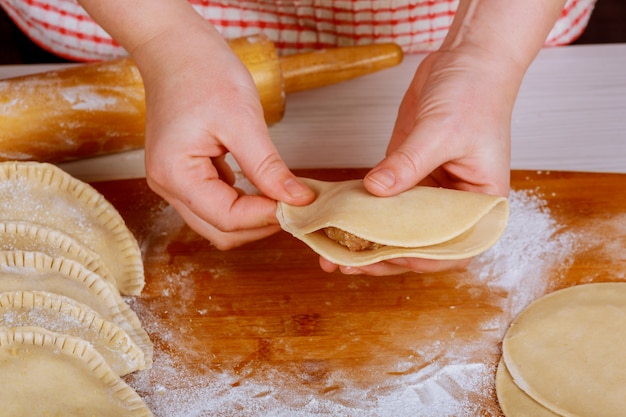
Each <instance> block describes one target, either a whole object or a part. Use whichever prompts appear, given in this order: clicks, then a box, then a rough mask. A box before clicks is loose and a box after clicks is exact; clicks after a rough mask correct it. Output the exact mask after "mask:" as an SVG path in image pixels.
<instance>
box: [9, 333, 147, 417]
mask: <svg viewBox="0 0 626 417" xmlns="http://www.w3.org/2000/svg"><path fill="white" fill-rule="evenodd" d="M0 375H2V378H0V404H2V415H3V416H10V417H32V416H64V417H85V416H98V417H152V416H153V414H152V413H151V412H150V410H149V409H148V408H147V407H146V405H145V403H144V402H143V400H142V399H141V397H139V395H138V394H137V393H136V392H135V391H134V390H133V389H132V388H130V387H129V386H128V385H127V384H126V383H125V382H124V381H123V380H122V379H120V377H119V376H117V375H116V374H115V373H114V372H113V371H112V370H111V368H110V367H109V366H108V365H107V363H106V362H105V361H104V359H103V358H102V356H101V355H100V354H99V353H98V352H97V351H96V350H95V349H94V348H92V347H91V345H90V344H89V343H88V342H86V341H84V340H82V339H80V338H77V337H73V336H67V335H61V334H57V333H54V332H50V331H47V330H44V329H40V328H25V327H22V328H14V329H4V330H3V329H0Z"/></svg>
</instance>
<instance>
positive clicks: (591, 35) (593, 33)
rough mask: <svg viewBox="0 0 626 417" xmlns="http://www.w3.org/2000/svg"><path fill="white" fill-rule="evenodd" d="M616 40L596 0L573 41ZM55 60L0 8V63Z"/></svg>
mask: <svg viewBox="0 0 626 417" xmlns="http://www.w3.org/2000/svg"><path fill="white" fill-rule="evenodd" d="M104 1H106V0H104ZM618 42H626V1H625V0H598V2H597V3H596V7H595V9H594V11H593V14H592V15H591V20H590V22H589V25H588V27H587V30H586V31H585V32H584V33H583V34H582V36H581V37H580V38H579V39H578V40H577V41H576V42H575V44H596V43H618ZM55 62H67V61H66V60H64V59H62V58H59V57H57V56H55V55H52V54H50V53H48V52H46V51H45V50H42V49H41V48H39V47H37V45H35V44H34V43H32V42H31V41H30V40H29V39H28V38H27V37H26V36H24V34H22V32H21V31H20V30H19V29H18V28H17V27H16V26H15V25H14V24H13V22H12V21H11V19H10V18H9V17H8V16H7V15H6V13H5V12H4V10H3V9H1V8H0V65H6V64H37V63H55Z"/></svg>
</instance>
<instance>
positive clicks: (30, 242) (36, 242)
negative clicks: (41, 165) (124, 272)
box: [0, 221, 117, 286]
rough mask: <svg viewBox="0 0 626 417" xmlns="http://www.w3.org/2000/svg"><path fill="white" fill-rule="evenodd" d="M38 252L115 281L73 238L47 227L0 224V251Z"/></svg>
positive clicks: (6, 222)
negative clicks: (60, 258)
mask: <svg viewBox="0 0 626 417" xmlns="http://www.w3.org/2000/svg"><path fill="white" fill-rule="evenodd" d="M14 250H20V251H26V252H42V253H45V254H46V255H49V256H52V257H54V258H57V257H63V258H67V259H71V260H74V261H77V262H80V263H81V264H82V265H83V266H84V267H85V268H87V269H89V270H90V271H92V272H94V273H96V274H98V275H100V276H101V277H102V278H104V279H106V280H107V281H110V282H112V283H114V284H115V285H116V286H117V281H116V280H115V278H114V277H113V275H112V274H111V272H110V271H109V269H108V268H107V267H106V265H105V264H104V262H102V258H101V256H100V255H98V254H97V253H95V252H94V251H92V250H91V249H89V248H87V247H85V246H84V245H83V244H81V243H80V242H79V241H77V240H76V239H74V238H72V237H71V236H68V235H67V234H65V233H63V232H62V231H60V230H56V229H54V228H52V227H49V226H44V225H41V224H35V223H30V222H21V221H0V251H14Z"/></svg>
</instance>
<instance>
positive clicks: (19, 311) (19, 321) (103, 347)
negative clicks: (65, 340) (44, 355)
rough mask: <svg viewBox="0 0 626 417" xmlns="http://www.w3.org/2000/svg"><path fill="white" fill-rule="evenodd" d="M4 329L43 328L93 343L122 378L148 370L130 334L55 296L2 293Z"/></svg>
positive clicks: (1, 323) (0, 322) (0, 323)
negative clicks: (138, 371)
mask: <svg viewBox="0 0 626 417" xmlns="http://www.w3.org/2000/svg"><path fill="white" fill-rule="evenodd" d="M3 326H4V327H40V328H44V329H46V330H50V331H53V332H55V333H60V334H66V335H70V336H76V337H80V338H81V339H83V340H85V341H87V342H89V343H91V345H92V346H93V347H94V348H95V349H96V350H97V351H98V353H100V354H101V355H102V357H103V358H104V359H105V360H106V362H107V364H109V366H110V367H111V369H112V370H113V371H114V372H115V373H116V374H117V375H119V376H123V375H126V374H129V373H131V372H134V371H137V370H140V369H146V367H147V365H146V361H145V354H144V352H143V350H142V349H141V348H140V347H139V346H137V344H136V343H135V342H134V341H133V340H132V339H131V337H130V336H129V335H128V333H126V332H125V331H124V330H122V329H121V328H120V327H119V326H118V325H116V324H115V323H113V322H111V321H108V320H105V319H103V318H102V316H100V315H99V314H98V313H97V312H95V311H94V310H93V309H91V308H89V307H88V306H86V305H85V304H81V303H79V302H77V301H75V300H73V299H71V298H69V297H65V296H62V295H58V294H55V293H51V292H45V291H7V292H3V293H0V328H1V327H3Z"/></svg>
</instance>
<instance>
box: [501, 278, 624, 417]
mask: <svg viewBox="0 0 626 417" xmlns="http://www.w3.org/2000/svg"><path fill="white" fill-rule="evenodd" d="M624 346H626V283H623V282H617V283H593V284H584V285H577V286H573V287H569V288H566V289H563V290H559V291H556V292H553V293H551V294H548V295H546V296H544V297H542V298H540V299H538V300H536V301H534V302H533V303H531V304H530V305H529V306H528V307H527V308H526V309H524V310H523V311H522V312H521V313H520V314H519V315H518V316H517V317H516V318H515V320H514V321H513V323H512V324H511V327H510V328H509V329H508V330H507V333H506V335H505V338H504V340H503V343H502V351H503V358H504V362H505V364H506V367H507V369H508V370H509V372H510V374H511V376H512V377H513V380H514V381H515V384H516V385H517V386H518V387H519V388H520V389H521V390H523V391H524V392H525V393H526V394H527V395H528V396H530V397H531V398H533V399H534V400H535V401H537V402H538V403H539V404H541V405H542V406H543V407H545V408H548V409H550V410H551V411H553V412H554V413H556V414H558V415H561V416H565V417H570V416H572V417H573V416H577V417H584V416H603V417H618V416H619V417H621V416H624V407H625V405H626V355H624Z"/></svg>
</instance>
